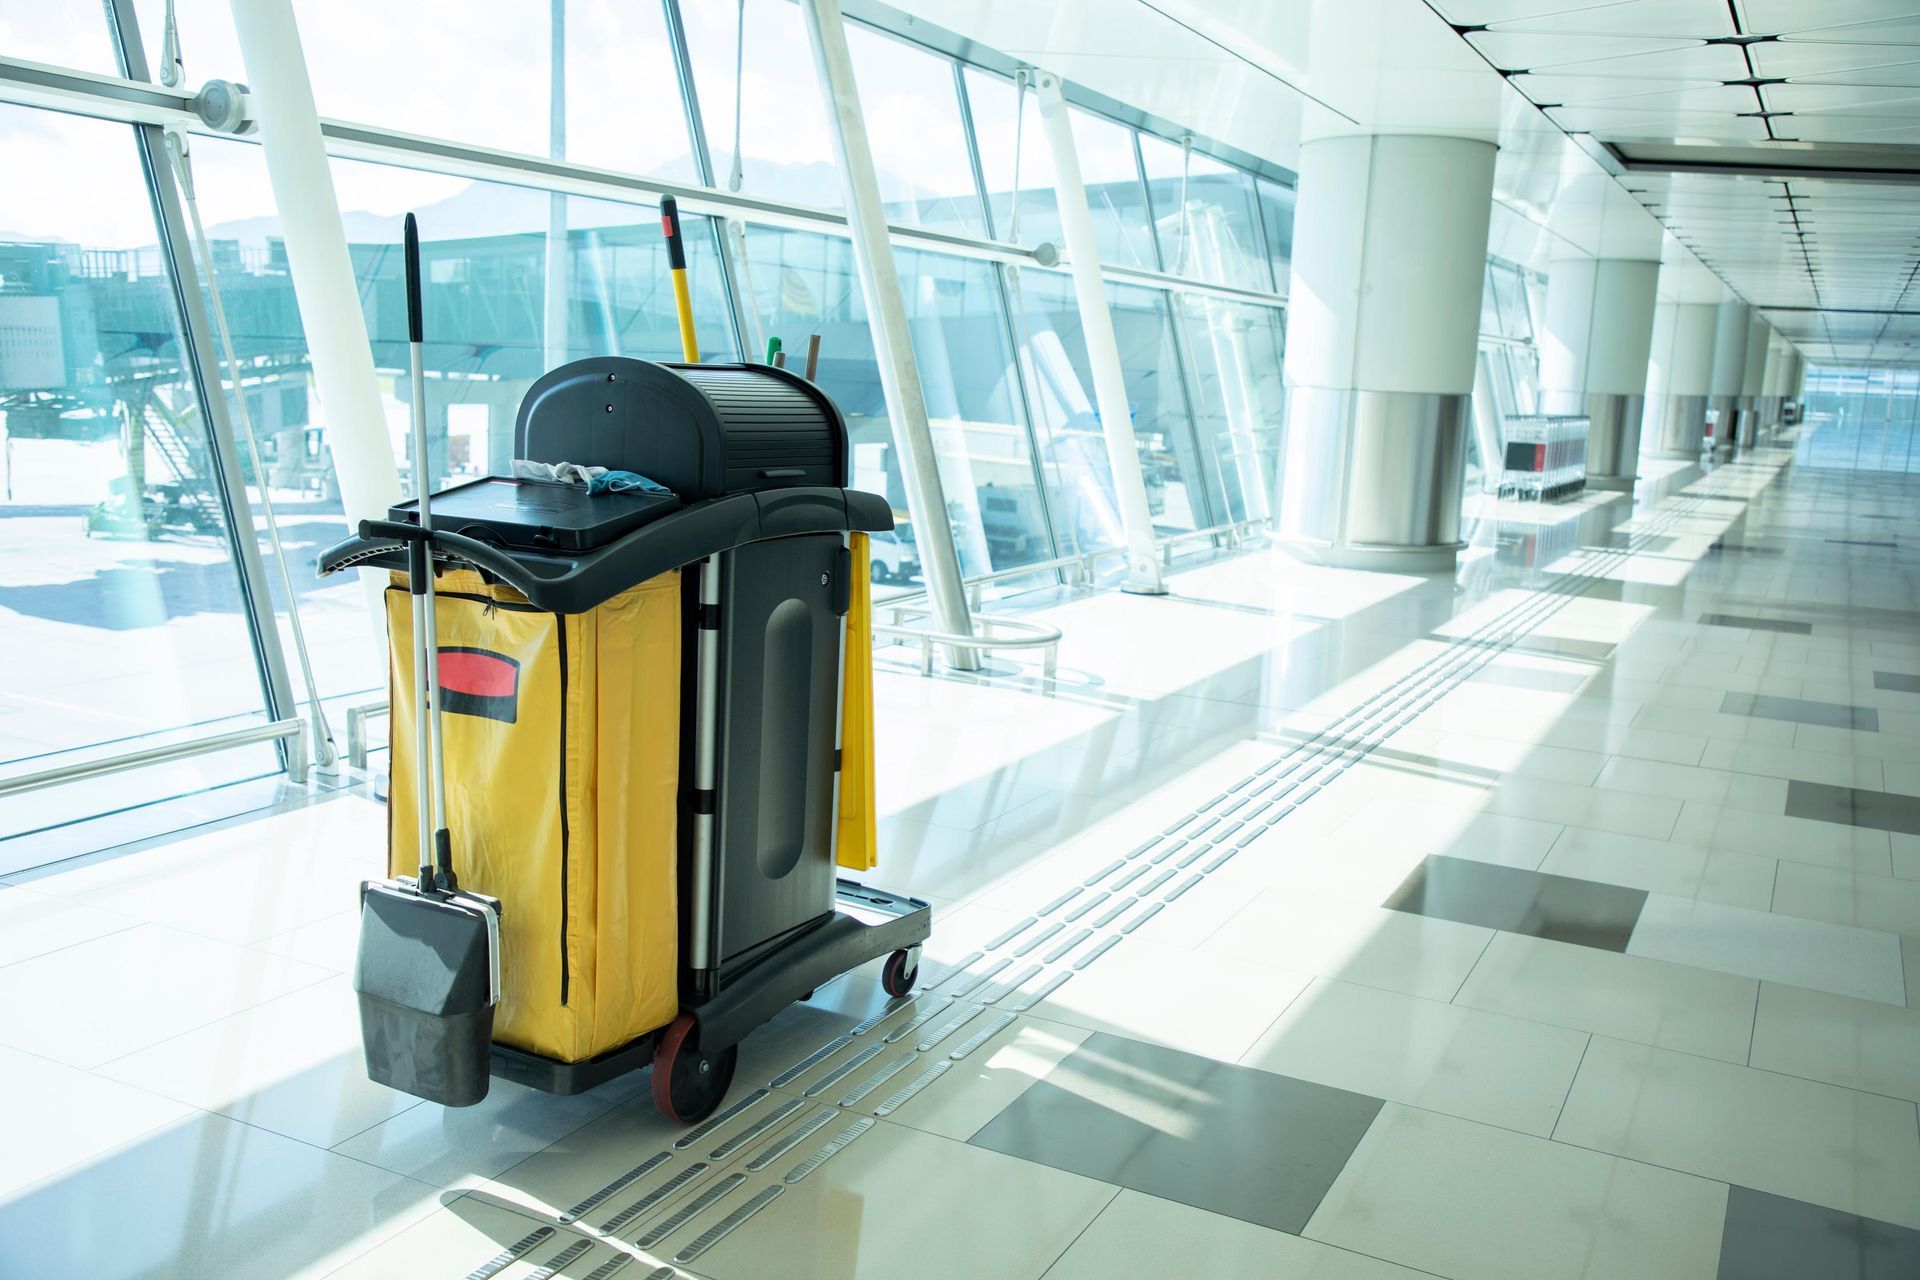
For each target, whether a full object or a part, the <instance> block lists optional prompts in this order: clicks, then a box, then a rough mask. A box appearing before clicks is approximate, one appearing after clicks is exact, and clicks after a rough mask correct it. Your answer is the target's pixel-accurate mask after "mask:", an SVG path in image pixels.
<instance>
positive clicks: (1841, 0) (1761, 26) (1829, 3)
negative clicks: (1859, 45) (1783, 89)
mask: <svg viewBox="0 0 1920 1280" xmlns="http://www.w3.org/2000/svg"><path fill="white" fill-rule="evenodd" d="M1735 3H1736V4H1737V5H1738V6H1739V9H1740V17H1741V21H1742V22H1743V23H1744V25H1745V26H1746V29H1747V31H1748V32H1749V33H1750V34H1754V35H1774V34H1776V33H1778V32H1781V31H1799V30H1802V29H1804V28H1807V27H1825V26H1838V25H1841V24H1844V23H1857V22H1876V21H1880V20H1882V19H1886V18H1898V17H1902V16H1904V15H1909V14H1912V13H1913V12H1914V6H1913V5H1912V4H1909V3H1903V2H1902V0H1735Z"/></svg>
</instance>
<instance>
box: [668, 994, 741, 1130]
mask: <svg viewBox="0 0 1920 1280" xmlns="http://www.w3.org/2000/svg"><path fill="white" fill-rule="evenodd" d="M694 1032H695V1023H694V1020H693V1015H692V1014H690V1013H683V1014H681V1015H680V1016H679V1017H677V1018H675V1019H674V1020H673V1021H672V1022H670V1023H668V1024H667V1029H666V1030H665V1031H663V1032H661V1034H660V1043H659V1044H658V1045H656V1046H654V1050H653V1105H654V1106H655V1107H658V1108H659V1110H660V1114H661V1115H663V1116H665V1117H666V1118H667V1119H669V1120H672V1121H675V1122H677V1123H679V1124H695V1123H697V1122H699V1121H701V1120H705V1119H706V1118H707V1117H708V1116H710V1115H712V1114H713V1112H714V1108H716V1107H718V1106H719V1105H720V1100H721V1099H722V1098H724V1097H726V1096H727V1087H728V1086H729V1085H731V1084H732V1083H733V1068H734V1065H735V1064H736V1063H738V1062H739V1060H740V1049H739V1046H737V1045H729V1046H728V1047H727V1048H726V1049H725V1050H723V1051H722V1052H720V1053H717V1054H714V1055H712V1056H708V1055H707V1054H705V1053H702V1052H701V1051H700V1049H699V1047H698V1045H697V1044H696V1043H695V1041H696V1039H697V1037H696V1036H695V1034H694Z"/></svg>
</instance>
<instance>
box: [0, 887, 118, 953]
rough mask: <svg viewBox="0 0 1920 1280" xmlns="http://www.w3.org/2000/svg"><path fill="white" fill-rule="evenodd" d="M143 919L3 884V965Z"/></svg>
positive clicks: (0, 902) (0, 922) (0, 926)
mask: <svg viewBox="0 0 1920 1280" xmlns="http://www.w3.org/2000/svg"><path fill="white" fill-rule="evenodd" d="M139 923H140V921H139V919H138V918H137V917H134V916H127V915H122V914H121V913H119V912H117V911H103V910H101V909H100V908H98V907H90V906H87V905H85V904H83V903H78V902H71V901H68V900H67V899H65V898H56V897H53V896H52V895H50V894H44V893H35V892H34V891H33V890H31V889H16V888H13V887H11V886H7V885H0V968H4V967H6V966H7V965H10V964H13V963H15V962H17V961H20V960H30V959H32V958H33V957H34V956H38V955H45V954H46V953H47V952H49V951H58V950H59V949H60V948H62V947H70V946H72V945H73V944H74V943H76V942H85V941H86V940H87V939H89V938H99V937H103V936H105V935H106V934H109V933H117V932H119V931H120V930H122V929H130V928H132V927H133V926H134V925H136V924H139Z"/></svg>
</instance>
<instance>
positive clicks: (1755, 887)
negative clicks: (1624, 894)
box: [1539, 827, 1776, 911]
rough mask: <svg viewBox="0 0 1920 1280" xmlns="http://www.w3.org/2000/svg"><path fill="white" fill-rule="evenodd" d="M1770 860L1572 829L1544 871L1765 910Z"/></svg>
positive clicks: (1544, 863)
mask: <svg viewBox="0 0 1920 1280" xmlns="http://www.w3.org/2000/svg"><path fill="white" fill-rule="evenodd" d="M1775 865H1776V864H1775V862H1774V860H1773V859H1772V858H1762V857H1757V856H1755V855H1753V854H1749V853H1731V852H1726V853H1714V852H1712V851H1710V850H1707V849H1699V848H1694V847H1693V846H1690V845H1682V844H1674V843H1672V842H1670V841H1666V840H1648V839H1646V838H1644V837H1641V836H1623V835H1620V834H1619V833H1617V832H1613V831H1589V830H1586V829H1585V828H1582V827H1568V828H1567V829H1566V832H1565V834H1563V835H1562V836H1561V837H1560V838H1559V839H1558V840H1557V841H1555V842H1554V846H1553V849H1552V851H1551V852H1550V853H1548V854H1547V856H1546V859H1545V860H1544V861H1542V862H1541V864H1540V868H1539V869H1540V870H1542V871H1546V872H1550V873H1552V874H1555V875H1563V876H1573V877H1574V878H1576V879H1580V880H1597V881H1599V882H1600V883H1602V884H1617V885H1623V886H1625V887H1627V888H1629V889H1646V890H1648V891H1650V892H1654V893H1665V894H1671V895H1673V896H1674V897H1678V898H1698V899H1700V900H1701V901H1703V902H1721V903H1725V904H1727V905H1729V906H1736V907H1751V908H1753V909H1754V910H1756V911H1765V910H1766V909H1767V906H1768V904H1769V903H1770V902H1771V901H1772V900H1773V873H1774V867H1775Z"/></svg>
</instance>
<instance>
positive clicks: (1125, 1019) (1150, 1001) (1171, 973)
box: [1031, 937, 1312, 1062]
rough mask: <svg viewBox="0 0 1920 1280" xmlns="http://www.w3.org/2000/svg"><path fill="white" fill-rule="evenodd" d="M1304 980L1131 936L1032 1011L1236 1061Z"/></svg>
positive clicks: (1301, 974) (1302, 974) (1281, 969)
mask: <svg viewBox="0 0 1920 1280" xmlns="http://www.w3.org/2000/svg"><path fill="white" fill-rule="evenodd" d="M1311 977H1312V972H1311V971H1310V970H1306V969H1302V968H1299V967H1297V966H1296V967H1288V966H1284V965H1273V964H1266V963H1262V962H1259V961H1256V960H1247V959H1240V958H1234V957H1228V956H1225V955H1221V954H1219V953H1216V952H1207V951H1200V952H1196V951H1184V950H1181V949H1179V948H1177V947H1166V946H1158V945H1155V944H1154V943H1153V942H1151V941H1150V940H1146V939H1142V938H1138V937H1130V938H1123V939H1122V940H1121V942H1120V943H1119V945H1118V946H1116V947H1114V948H1113V950H1111V951H1109V952H1107V953H1106V954H1105V955H1103V956H1101V957H1100V959H1098V960H1097V961H1095V962H1094V963H1093V964H1091V965H1089V966H1088V967H1087V968H1086V969H1084V970H1082V971H1081V972H1079V973H1076V974H1074V976H1073V977H1072V978H1071V979H1070V980H1069V981H1068V982H1067V984H1066V985H1065V986H1063V987H1061V988H1059V989H1058V990H1057V991H1055V992H1054V993H1053V994H1052V995H1050V996H1048V997H1047V998H1046V999H1045V1000H1042V1001H1041V1002H1040V1003H1039V1004H1037V1005H1035V1006H1034V1007H1033V1009H1032V1011H1031V1012H1032V1013H1033V1016H1034V1017H1036V1018H1041V1019H1045V1020H1048V1021H1053V1022H1062V1023H1066V1024H1067V1025H1069V1026H1076V1027H1084V1028H1086V1029H1087V1030H1089V1031H1108V1032H1112V1033H1113V1034H1115V1035H1121V1036H1126V1037H1128V1038H1129V1039H1133V1040H1147V1041H1151V1042H1153V1043H1156V1044H1164V1045H1166V1046H1168V1047H1169V1048H1174V1049H1179V1050H1181V1051H1182V1052H1185V1053H1194V1054H1199V1055H1200V1056H1202V1057H1207V1058H1218V1059H1220V1060H1221V1061H1223V1062H1235V1061H1238V1060H1239V1058H1240V1056H1241V1055H1242V1054H1244V1053H1245V1052H1246V1051H1247V1049H1248V1048H1249V1047H1250V1046H1251V1045H1252V1044H1253V1042H1254V1041H1255V1040H1257V1039H1258V1038H1259V1037H1260V1034H1261V1032H1263V1031H1265V1030H1266V1029H1267V1027H1269V1026H1270V1025H1272V1023H1273V1020H1274V1019H1275V1018H1276V1017H1278V1016H1279V1015H1280V1011H1281V1010H1282V1009H1285V1008H1286V1007H1287V1005H1288V1003H1289V1002H1290V1001H1292V999H1293V998H1294V996H1295V995H1297V994H1298V993H1299V992H1300V991H1301V989H1302V988H1304V987H1305V986H1306V985H1307V982H1308V980H1309V979H1310V978H1311ZM1035 981H1036V982H1037V981H1038V979H1035Z"/></svg>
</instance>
